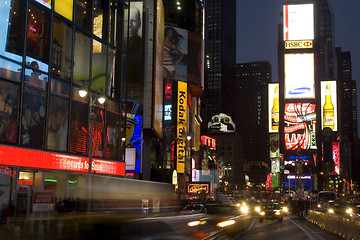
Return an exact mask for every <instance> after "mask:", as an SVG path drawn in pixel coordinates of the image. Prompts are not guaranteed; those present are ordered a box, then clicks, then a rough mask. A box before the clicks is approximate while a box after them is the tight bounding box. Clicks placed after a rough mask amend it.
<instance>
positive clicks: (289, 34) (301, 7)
mask: <svg viewBox="0 0 360 240" xmlns="http://www.w3.org/2000/svg"><path fill="white" fill-rule="evenodd" d="M283 8H284V14H283V20H284V24H283V25H284V41H289V40H313V39H314V5H313V4H296V5H295V4H294V5H284V7H283Z"/></svg>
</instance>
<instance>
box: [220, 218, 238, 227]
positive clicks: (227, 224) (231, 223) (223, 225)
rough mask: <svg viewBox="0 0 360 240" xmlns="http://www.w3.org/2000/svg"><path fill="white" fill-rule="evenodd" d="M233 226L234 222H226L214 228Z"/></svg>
mask: <svg viewBox="0 0 360 240" xmlns="http://www.w3.org/2000/svg"><path fill="white" fill-rule="evenodd" d="M233 224H235V220H227V221H224V222H219V223H218V224H217V225H216V226H218V227H227V226H230V225H233Z"/></svg>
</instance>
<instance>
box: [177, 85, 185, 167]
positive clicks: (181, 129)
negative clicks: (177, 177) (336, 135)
mask: <svg viewBox="0 0 360 240" xmlns="http://www.w3.org/2000/svg"><path fill="white" fill-rule="evenodd" d="M177 100H178V102H177V131H176V137H177V141H176V142H177V147H176V157H177V164H176V170H177V172H178V173H184V169H185V160H186V135H187V83H185V82H180V81H179V82H178V98H177Z"/></svg>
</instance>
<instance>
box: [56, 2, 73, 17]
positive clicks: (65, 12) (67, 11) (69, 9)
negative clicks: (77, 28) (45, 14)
mask: <svg viewBox="0 0 360 240" xmlns="http://www.w3.org/2000/svg"><path fill="white" fill-rule="evenodd" d="M55 12H57V13H59V14H60V15H62V16H64V17H66V18H67V19H69V20H70V21H72V15H73V0H60V1H59V0H57V1H55Z"/></svg>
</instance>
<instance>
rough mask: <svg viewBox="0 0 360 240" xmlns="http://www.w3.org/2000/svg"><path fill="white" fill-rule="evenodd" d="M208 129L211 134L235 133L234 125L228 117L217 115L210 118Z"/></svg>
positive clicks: (221, 114)
mask: <svg viewBox="0 0 360 240" xmlns="http://www.w3.org/2000/svg"><path fill="white" fill-rule="evenodd" d="M208 129H209V132H211V133H230V132H235V123H234V122H233V120H232V118H231V117H230V116H229V115H226V114H224V113H219V114H217V115H214V116H212V118H211V120H210V121H209V122H208Z"/></svg>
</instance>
